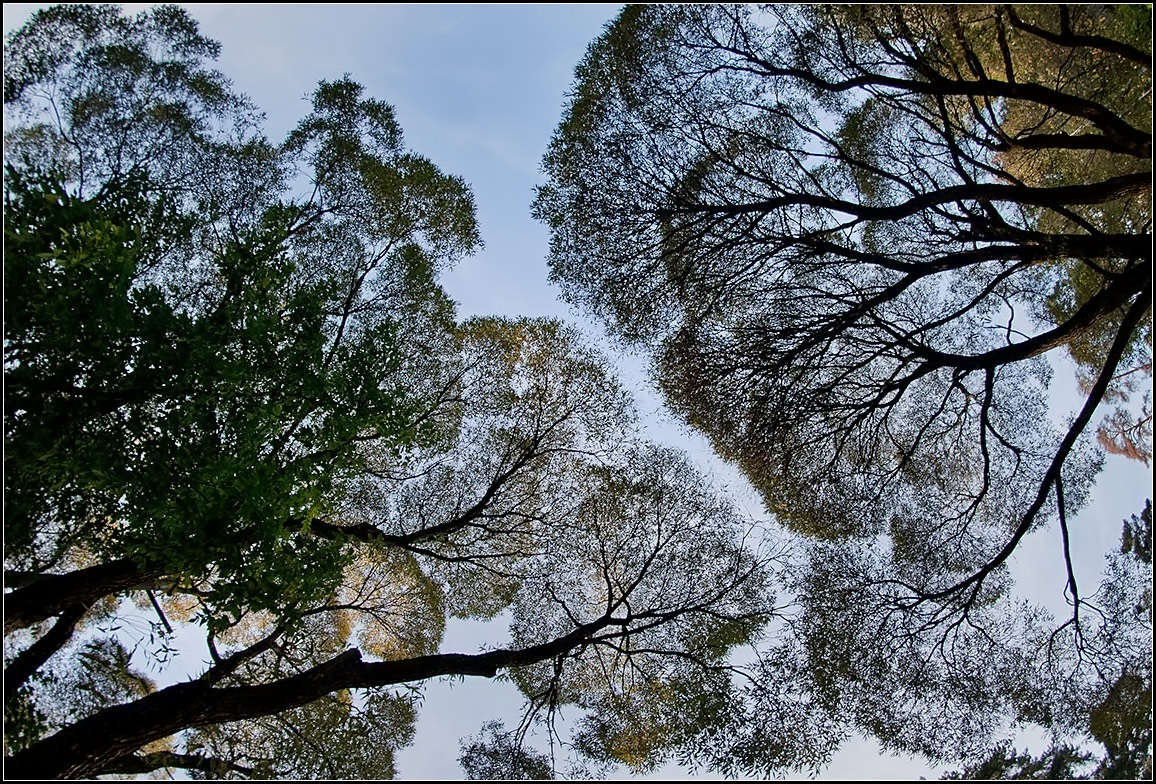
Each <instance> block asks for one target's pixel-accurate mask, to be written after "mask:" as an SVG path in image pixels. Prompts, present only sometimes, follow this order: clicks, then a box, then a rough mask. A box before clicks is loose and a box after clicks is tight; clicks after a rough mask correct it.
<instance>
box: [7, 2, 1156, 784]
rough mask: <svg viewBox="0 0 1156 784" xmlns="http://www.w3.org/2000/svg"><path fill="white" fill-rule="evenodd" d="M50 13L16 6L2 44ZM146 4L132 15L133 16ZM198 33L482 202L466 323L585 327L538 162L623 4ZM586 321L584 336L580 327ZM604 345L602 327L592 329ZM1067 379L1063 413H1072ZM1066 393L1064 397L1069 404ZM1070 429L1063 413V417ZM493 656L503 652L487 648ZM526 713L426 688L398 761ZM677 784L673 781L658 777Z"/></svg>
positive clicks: (1059, 394) (433, 766) (271, 129)
mask: <svg viewBox="0 0 1156 784" xmlns="http://www.w3.org/2000/svg"><path fill="white" fill-rule="evenodd" d="M38 7H41V6H37V5H31V4H13V3H8V4H5V6H4V29H5V32H7V31H9V30H11V29H14V28H15V27H17V26H19V25H20V24H21V23H22V22H23V21H24V20H25V19H26V18H27V16H28V15H29V14H30V13H31V11H32V10H34V9H35V8H38ZM139 7H141V6H134V5H131V4H130V5H126V6H125V8H126V10H135V9H136V8H139ZM188 7H189V8H190V10H191V11H192V14H193V16H194V17H195V18H196V19H197V20H198V21H199V22H200V23H201V29H202V32H203V33H205V34H206V35H208V36H209V37H211V38H214V39H216V40H218V41H220V42H221V43H222V46H223V51H222V56H221V59H220V61H219V64H218V67H219V68H220V70H221V71H222V72H223V73H225V74H226V75H227V76H229V77H230V78H231V79H233V81H234V85H235V86H236V88H237V89H238V90H240V91H241V92H244V93H246V94H248V95H249V96H250V97H251V98H252V99H253V101H254V102H255V103H256V105H257V106H258V107H260V108H261V109H262V110H264V111H265V112H266V114H267V124H266V131H267V132H268V134H269V135H270V137H271V138H273V139H279V138H280V137H281V136H283V135H284V133H285V132H287V131H288V130H289V129H290V128H291V127H292V126H293V125H294V124H295V123H296V121H297V119H298V118H299V117H300V116H301V115H302V114H303V113H304V112H305V111H306V110H307V108H308V104H307V103H306V100H305V98H306V96H307V95H308V93H309V92H310V91H311V90H312V89H313V87H314V86H315V85H316V83H317V81H318V80H319V79H335V78H339V77H341V76H342V74H344V73H349V74H350V76H351V77H352V78H353V79H355V80H356V81H358V82H360V83H362V84H363V85H364V86H365V88H366V92H367V94H369V95H371V96H373V97H375V98H379V99H382V100H385V101H387V102H389V103H391V104H393V105H394V107H395V108H396V110H397V118H398V121H399V122H400V124H401V126H402V128H403V130H404V133H405V138H406V141H407V143H408V145H409V146H410V147H411V148H412V149H413V150H415V151H416V152H418V153H419V154H422V155H424V156H426V157H428V158H429V159H431V160H432V161H433V162H434V163H435V164H437V165H438V166H439V167H441V168H442V170H443V171H446V172H448V173H452V174H456V175H459V176H461V177H463V178H464V179H465V180H466V181H467V182H468V183H469V184H470V185H471V187H472V188H473V190H474V195H475V198H476V201H477V207H478V217H479V222H480V226H481V232H482V237H483V239H484V241H485V243H486V247H485V249H484V251H482V252H480V253H479V254H477V255H476V256H474V257H471V258H469V259H466V260H465V261H464V262H462V263H461V264H460V265H459V266H458V268H457V269H455V270H454V271H453V272H451V273H450V274H449V275H448V276H447V277H446V278H445V279H444V281H443V283H444V284H445V286H446V288H447V290H448V291H449V293H450V295H451V296H452V297H454V299H456V300H457V301H458V303H459V305H460V313H461V315H463V316H469V315H474V314H505V315H529V316H557V317H563V318H568V319H571V320H577V317H576V316H575V315H574V314H571V313H570V312H569V311H568V309H567V307H566V306H565V305H564V304H562V303H560V302H559V300H558V298H557V292H556V291H555V290H554V289H553V288H552V287H550V286H549V284H548V282H547V270H546V264H545V257H546V251H547V242H548V239H547V231H546V229H545V227H544V226H542V225H540V224H538V223H536V222H535V221H534V220H532V219H531V217H530V212H529V205H530V201H531V199H532V197H533V192H532V189H533V186H534V185H535V184H537V183H538V182H540V179H541V178H540V174H539V171H538V165H539V161H540V160H541V158H542V155H543V153H544V152H545V150H546V145H547V143H548V142H549V139H550V134H551V133H552V132H553V129H554V127H555V125H556V124H557V122H558V120H559V118H560V113H561V108H562V104H563V101H564V96H565V93H566V91H567V90H568V88H569V86H570V83H571V80H572V75H573V68H574V66H575V65H576V64H577V62H578V61H579V59H580V58H581V57H582V55H583V53H584V51H585V49H586V46H587V45H588V44H589V43H590V41H592V40H593V39H594V38H595V37H596V36H597V35H598V34H599V33H600V31H601V29H602V27H603V25H604V24H605V23H606V22H607V21H609V20H611V19H612V18H613V17H614V16H615V15H616V13H617V10H618V8H619V7H620V6H617V5H549V6H546V5H453V6H437V5H420V6H417V5H325V6H320V5H294V6H272V5H261V6H257V5H211V4H189V5H188ZM584 323H585V322H584ZM588 328H589V330H590V332H591V333H592V334H594V335H597V329H596V328H595V327H592V326H588ZM619 359H620V360H621V361H622V363H623V376H624V379H625V380H626V381H627V382H628V383H630V384H633V385H634V386H635V387H636V388H637V389H638V391H639V404H640V407H641V408H642V409H643V411H644V414H646V417H645V420H646V421H647V422H648V425H649V427H650V433H651V436H652V437H654V438H657V439H660V440H665V441H668V442H672V443H675V444H676V445H678V446H681V447H683V448H686V449H688V450H690V451H691V452H692V453H694V454H695V455H696V457H697V459H699V460H700V462H702V464H703V465H704V468H705V470H707V471H708V472H709V473H711V474H713V475H714V476H716V477H717V478H719V479H720V480H721V481H723V482H725V483H726V484H727V485H729V486H730V487H732V488H733V489H735V491H736V492H737V493H738V495H739V501H740V504H742V505H743V506H744V507H746V508H747V509H748V511H749V512H750V513H752V514H753V515H755V516H758V515H759V514H760V510H759V508H758V504H757V502H756V501H754V500H753V496H752V495H750V493H749V491H748V490H746V489H745V483H744V482H743V481H742V480H741V479H740V478H738V477H737V476H736V475H735V473H734V472H733V471H731V470H730V469H728V468H727V467H725V466H722V465H720V464H719V463H718V462H717V461H715V460H713V459H712V458H711V457H710V456H709V454H708V453H707V450H706V448H705V446H704V442H703V440H702V439H701V438H699V437H696V436H693V435H691V434H687V433H685V432H682V431H681V430H680V429H679V428H678V427H676V426H675V425H674V424H673V423H672V422H671V421H670V419H669V418H668V417H667V416H665V414H663V412H662V411H661V410H660V404H659V403H658V401H657V398H656V397H655V396H654V395H653V394H652V393H650V392H649V391H648V390H647V389H646V388H645V383H644V380H643V379H644V374H643V372H642V370H641V364H640V363H639V362H638V361H637V360H633V361H632V360H630V359H629V358H623V357H619ZM1066 375H1067V374H1065V373H1064V372H1058V373H1057V374H1056V381H1057V384H1056V389H1057V391H1056V400H1057V403H1058V404H1061V405H1060V406H1059V408H1062V407H1063V406H1062V404H1063V403H1064V402H1065V401H1070V400H1071V399H1072V397H1071V394H1070V390H1071V389H1073V388H1074V387H1073V386H1072V385H1071V384H1069V383H1068V382H1067V379H1066ZM1065 389H1066V390H1069V391H1064V390H1065ZM1059 415H1060V416H1061V417H1062V413H1061V414H1059ZM1150 486H1151V473H1150V471H1149V470H1148V469H1147V468H1145V467H1144V466H1142V465H1140V464H1138V463H1134V462H1129V461H1124V460H1122V459H1119V458H1112V459H1110V460H1109V462H1108V463H1107V465H1106V468H1105V472H1104V474H1103V475H1102V478H1101V482H1100V485H1099V488H1098V489H1097V491H1096V493H1095V496H1094V498H1093V501H1092V503H1091V504H1089V508H1088V509H1087V511H1085V512H1084V513H1083V514H1081V515H1080V516H1079V518H1078V519H1077V521H1076V524H1075V525H1074V526H1073V530H1072V533H1073V536H1074V540H1075V542H1074V544H1075V551H1076V552H1077V553H1078V554H1080V555H1081V556H1082V557H1083V559H1082V562H1081V565H1080V569H1081V575H1082V582H1081V586H1083V585H1088V586H1094V585H1095V584H1096V582H1097V580H1098V576H1099V573H1100V569H1101V564H1102V553H1103V552H1104V551H1105V549H1106V548H1110V547H1114V546H1116V544H1117V543H1118V541H1119V531H1120V521H1121V519H1123V518H1124V517H1126V516H1128V515H1130V514H1133V513H1135V512H1138V511H1139V509H1140V508H1141V506H1142V504H1143V499H1144V498H1145V497H1146V495H1147V494H1148V493H1149V492H1150V490H1149V488H1150ZM1059 547H1060V544H1059V538H1058V536H1056V535H1055V532H1054V531H1044V532H1041V533H1037V534H1035V535H1033V536H1032V537H1031V538H1030V539H1029V540H1028V541H1027V542H1026V543H1025V546H1024V547H1023V548H1021V551H1020V552H1018V553H1017V554H1016V556H1015V567H1014V568H1015V570H1016V573H1017V574H1018V576H1019V577H1020V581H1021V583H1020V584H1021V586H1022V587H1023V588H1024V589H1025V592H1026V593H1029V594H1030V595H1036V596H1043V597H1046V598H1047V599H1048V603H1049V604H1050V605H1051V606H1052V607H1053V608H1055V609H1061V607H1062V591H1063V586H1064V574H1063V569H1062V567H1060V568H1057V565H1059V564H1062V560H1061V553H1060V549H1059ZM480 642H481V640H479V639H478V638H477V637H476V635H475V632H474V630H472V629H466V628H459V627H454V626H451V628H450V631H449V634H448V636H447V640H446V644H445V646H443V650H462V651H465V650H469V649H471V648H476V647H477V645H478V644H479V643H480ZM486 642H488V643H489V644H491V645H492V644H496V643H500V642H501V637H500V636H499V637H490V638H488V639H487V640H486ZM519 704H520V700H519V698H518V695H517V693H516V691H515V690H514V689H513V687H512V686H509V685H508V684H494V683H491V682H487V681H482V680H477V681H473V682H469V683H458V684H453V685H450V684H445V683H442V684H433V685H431V686H430V687H429V689H428V690H427V696H426V700H425V702H424V704H423V706H422V709H421V714H420V716H421V718H420V721H419V734H418V741H417V742H416V743H415V744H414V746H413V747H411V748H409V749H407V750H405V751H404V752H403V753H402V754H401V756H400V759H399V765H400V772H401V774H402V776H404V777H405V778H433V779H436V778H442V777H448V778H460V777H461V775H462V773H461V770H460V768H459V767H458V765H457V761H456V758H457V754H458V738H460V737H462V736H464V735H468V734H471V733H473V732H476V731H477V728H478V727H479V725H480V724H481V723H482V722H483V721H486V720H487V719H490V718H495V717H502V718H504V719H505V720H506V722H507V724H513V723H516V719H517V709H518V706H519ZM664 773H665V775H666V776H667V777H668V776H670V775H671V774H672V773H673V774H674V775H678V774H677V772H676V771H672V770H670V769H667V770H665V771H664ZM920 775H924V776H932V777H934V776H935V773H934V771H932V770H931V769H929V768H927V767H926V766H924V765H922V764H920V763H917V762H913V761H907V760H895V759H892V758H886V759H882V758H879V757H878V755H877V753H876V752H875V750H874V744H873V743H869V742H868V743H853V744H851V745H850V746H849V747H848V748H847V749H846V750H845V751H843V752H841V753H840V754H839V755H838V756H837V758H836V760H835V762H834V764H833V765H832V767H831V768H829V769H828V770H827V771H826V773H825V774H824V778H826V777H830V778H855V779H865V778H892V777H898V778H914V777H918V776H920Z"/></svg>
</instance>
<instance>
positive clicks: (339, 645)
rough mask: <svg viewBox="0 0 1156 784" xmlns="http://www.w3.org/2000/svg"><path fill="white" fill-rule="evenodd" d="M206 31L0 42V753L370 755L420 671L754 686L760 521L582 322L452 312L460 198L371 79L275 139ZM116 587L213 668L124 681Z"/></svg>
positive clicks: (762, 611)
mask: <svg viewBox="0 0 1156 784" xmlns="http://www.w3.org/2000/svg"><path fill="white" fill-rule="evenodd" d="M216 53H217V47H216V45H215V44H214V43H213V42H211V41H208V40H206V39H204V38H203V37H202V36H200V35H199V34H198V32H197V28H196V24H195V22H194V21H193V20H192V19H191V18H190V17H189V16H188V14H187V13H186V12H185V11H183V10H180V9H176V8H173V7H161V8H155V9H151V10H149V11H146V12H143V13H141V14H139V15H137V16H135V17H124V16H122V15H121V14H120V13H119V11H117V10H116V9H114V8H110V7H105V6H63V7H56V8H52V9H48V10H46V11H41V12H39V13H38V14H36V15H35V16H34V17H33V18H32V19H31V20H30V22H29V23H28V24H27V25H26V26H25V27H24V28H22V29H21V30H18V31H17V32H15V33H14V34H12V35H11V36H10V37H9V38H8V40H7V41H6V45H5V61H6V75H5V109H6V122H5V127H6V132H5V133H6V139H5V141H6V161H7V165H6V169H5V181H4V184H5V207H4V211H5V212H4V214H5V250H4V253H5V275H6V280H5V284H6V285H5V300H6V301H5V393H6V408H5V515H4V518H5V584H6V588H7V589H9V590H8V592H7V593H6V594H5V634H6V644H5V656H6V662H5V665H6V666H5V754H6V760H5V773H6V775H8V776H9V777H14V778H50V777H89V776H96V775H104V774H140V773H148V772H151V771H155V770H160V769H165V768H183V769H186V770H187V771H189V772H190V773H192V774H194V775H199V776H212V777H220V776H258V777H259V776H282V777H298V778H311V777H326V778H383V777H389V776H391V775H393V774H394V772H395V768H394V761H393V752H394V750H396V749H397V748H400V747H402V746H404V745H405V744H406V743H408V742H409V740H410V738H411V737H412V732H413V722H414V716H415V712H416V707H417V703H418V701H419V696H420V684H421V683H422V682H423V681H426V680H428V679H431V678H436V677H440V676H483V677H491V678H492V677H495V676H497V675H499V674H500V673H501V674H503V677H511V678H512V679H513V680H514V681H515V682H516V683H517V684H518V685H519V687H521V689H522V690H523V692H524V693H525V694H526V697H527V701H528V709H529V711H530V714H531V717H533V716H535V715H538V716H542V717H544V718H545V719H546V720H547V721H549V720H551V719H552V717H553V715H554V714H555V712H556V711H557V710H558V708H559V707H560V706H563V705H577V706H579V708H597V709H598V710H599V711H601V716H600V718H601V719H602V720H604V721H606V720H610V721H616V722H617V723H618V724H620V725H621V724H624V723H626V721H627V720H626V719H625V718H623V717H622V716H620V715H619V714H622V713H623V712H627V711H629V710H631V709H632V708H634V707H635V706H636V705H637V703H638V701H639V699H640V696H639V695H645V696H646V698H647V701H648V704H647V708H648V712H649V714H650V715H651V716H652V717H653V718H654V721H656V722H661V723H663V724H665V725H672V724H675V723H676V719H677V717H678V716H679V715H680V711H686V710H688V709H689V708H690V707H693V706H695V705H697V704H699V703H702V702H703V701H709V700H712V699H714V698H715V697H716V695H718V694H720V693H725V692H726V691H727V690H728V689H732V688H734V686H733V685H732V683H731V670H730V669H729V668H728V667H727V665H726V662H727V657H728V655H729V654H730V652H731V651H732V650H734V649H736V648H738V647H740V646H743V645H745V644H746V643H748V642H749V641H751V640H752V639H754V637H755V636H756V635H757V634H758V633H759V631H760V629H762V628H763V627H764V625H765V624H766V623H767V622H768V620H769V619H770V618H771V617H772V615H773V612H774V611H773V609H771V608H772V607H773V602H772V600H771V596H770V584H769V577H768V573H767V563H766V555H765V554H760V553H759V552H758V551H757V550H755V549H753V548H752V546H750V545H749V544H748V543H747V541H746V540H745V538H744V537H745V532H746V529H747V527H748V525H747V523H746V522H745V521H744V520H743V519H742V518H741V517H740V516H739V515H738V514H737V512H736V511H735V510H734V509H733V508H732V507H731V506H730V505H729V504H728V503H727V502H726V501H725V500H724V499H722V498H720V497H719V496H718V495H717V494H716V493H715V492H714V491H713V490H712V489H711V488H710V487H709V485H708V484H707V483H706V482H705V480H704V479H703V478H702V477H701V476H699V475H698V474H697V473H696V472H695V470H694V469H693V468H692V467H691V466H690V464H689V463H688V462H687V460H686V458H685V457H683V456H682V455H680V454H678V453H676V452H673V451H672V450H669V449H664V448H660V447H657V446H654V445H652V444H648V443H645V442H642V441H640V440H639V439H638V438H637V437H636V436H634V435H633V432H632V418H633V414H632V410H631V407H630V404H629V399H628V396H627V394H626V393H625V392H624V390H622V389H621V388H620V387H619V385H618V384H617V383H616V382H615V381H614V380H613V379H612V378H611V376H610V374H609V370H608V368H607V365H606V362H605V361H604V360H603V359H602V358H601V357H600V356H598V355H597V354H595V353H593V352H592V351H590V350H589V349H587V348H585V347H584V346H583V345H582V343H581V341H580V340H579V339H578V337H577V335H576V333H575V331H574V330H572V329H570V328H567V327H565V326H563V325H561V324H558V323H556V322H550V321H534V320H525V319H523V320H503V319H474V320H471V321H467V322H464V323H462V322H459V321H458V320H457V319H456V317H455V314H454V308H453V303H452V302H451V301H450V300H449V299H448V298H447V296H446V295H445V293H444V292H443V291H442V289H441V288H440V286H439V285H438V283H437V276H438V273H439V272H440V271H441V270H444V269H445V268H447V267H448V266H449V265H451V264H453V263H454V262H456V261H457V260H458V259H460V258H461V257H462V256H464V255H466V254H468V253H469V252H470V251H471V250H472V249H473V248H475V247H477V245H478V244H479V242H480V239H479V236H478V232H477V228H476V224H475V220H474V205H473V199H472V196H471V194H470V192H469V189H468V187H467V186H466V185H465V183H464V182H462V181H461V180H460V179H458V178H456V177H453V176H450V175H446V174H443V173H442V172H441V171H439V170H438V169H437V167H436V166H434V164H432V163H431V162H430V161H428V160H426V159H424V158H422V157H421V156H419V155H417V154H415V153H413V152H411V151H409V150H408V149H407V148H406V147H405V146H404V145H403V140H402V135H401V130H400V128H399V126H398V124H397V122H396V120H395V118H394V116H393V111H392V109H391V108H390V107H389V106H388V105H387V104H385V103H382V102H380V101H377V100H373V99H369V98H366V97H364V96H363V95H362V90H361V88H360V86H359V85H357V84H356V83H355V82H353V81H351V80H350V79H349V78H344V79H341V80H339V81H335V82H322V83H321V84H320V85H319V86H318V88H317V90H316V91H315V92H314V94H313V96H312V111H311V112H310V113H309V114H308V115H307V116H306V117H305V118H304V119H303V120H302V121H301V122H300V123H299V124H298V126H297V127H296V129H295V130H293V131H292V132H291V133H290V134H289V135H288V137H287V138H286V140H285V141H284V142H283V143H281V144H279V145H275V144H272V143H271V142H269V141H268V140H266V139H265V138H264V137H263V136H262V135H261V134H260V131H259V125H258V122H257V115H256V113H255V110H254V109H253V108H252V107H251V106H250V105H249V103H248V102H247V101H246V100H245V99H244V98H242V97H240V96H237V95H235V94H234V93H233V92H232V90H231V87H230V86H229V83H228V81H227V80H226V79H225V78H224V77H223V76H221V75H220V74H219V73H217V72H215V71H212V70H211V69H210V68H208V67H207V65H206V63H207V62H208V61H210V60H211V59H213V58H214V57H215V56H216ZM301 181H307V182H308V191H307V192H306V193H305V194H304V195H298V194H296V193H295V190H294V189H295V187H296V185H295V184H296V183H297V182H301ZM126 601H129V602H136V603H137V604H138V605H139V606H141V607H143V608H146V609H147V611H149V612H152V613H155V615H156V617H157V624H156V625H155V627H154V630H153V631H154V633H155V635H157V636H159V637H160V639H161V643H160V644H159V645H153V646H152V648H151V651H152V653H153V654H154V655H157V656H160V655H162V654H163V652H164V647H163V646H164V644H165V641H166V640H167V639H168V638H169V637H170V636H171V633H172V630H173V627H174V625H180V624H189V625H193V626H195V627H198V628H200V629H201V630H202V631H203V632H204V635H205V638H206V641H207V649H208V652H209V656H210V661H209V663H208V664H207V666H206V667H205V668H204V669H203V671H200V672H194V673H192V674H191V679H190V680H188V681H186V682H182V683H177V684H176V685H173V686H169V687H166V688H163V689H157V688H156V687H155V686H154V685H153V684H152V683H151V682H150V681H149V680H148V679H147V678H145V677H143V676H142V675H140V674H139V673H137V672H136V671H135V670H134V668H133V663H132V658H131V655H130V653H131V652H130V651H129V650H128V648H127V647H126V646H127V642H126V641H125V640H124V639H123V638H122V637H120V636H118V635H116V634H115V629H114V628H113V627H114V626H115V623H114V621H115V619H116V618H117V617H118V614H119V613H121V612H122V610H121V609H120V608H121V607H122V605H123V604H124V603H125V602H126ZM502 613H505V614H507V615H508V616H509V617H510V618H512V624H511V628H510V642H509V644H508V645H507V646H506V647H503V648H499V649H494V650H489V651H485V652H481V653H475V654H467V653H444V652H439V651H440V644H441V637H442V631H443V629H444V625H445V622H446V619H447V618H450V617H456V618H474V619H478V620H481V621H496V620H497V619H498V616H499V615H500V614H502ZM146 647H147V645H146ZM671 682H673V683H675V684H677V686H678V688H677V689H675V690H674V693H673V694H670V695H665V694H663V693H661V689H660V686H662V685H663V684H668V683H671ZM696 726H697V727H698V728H699V730H700V731H702V732H705V731H707V730H709V729H710V725H709V723H707V722H706V721H705V720H701V721H699V723H698V725H696ZM693 743H694V733H693V732H691V731H686V732H683V733H681V734H679V735H675V736H671V737H669V738H662V737H656V738H652V739H651V740H650V741H649V743H648V745H647V746H646V747H645V748H644V749H643V750H642V752H639V751H638V750H637V749H635V748H634V747H632V746H629V745H628V744H626V743H624V742H623V741H622V739H621V738H619V737H618V736H615V735H613V734H611V735H609V736H606V737H603V736H594V735H592V736H591V737H590V738H587V739H585V740H584V741H583V744H584V745H583V746H582V748H583V749H587V750H588V751H589V753H591V754H599V755H601V756H603V757H606V758H609V759H630V760H633V761H637V760H638V759H641V758H639V757H636V756H635V757H632V756H630V755H631V754H639V753H643V754H645V755H646V759H647V760H652V759H654V758H656V757H659V756H661V755H663V754H667V753H671V752H672V751H673V750H677V749H679V748H683V747H687V746H691V745H693ZM526 764H527V765H531V766H539V767H540V763H539V761H538V760H537V758H535V757H527V763H526ZM534 769H535V770H537V769H538V768H537V767H535V768H534Z"/></svg>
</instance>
